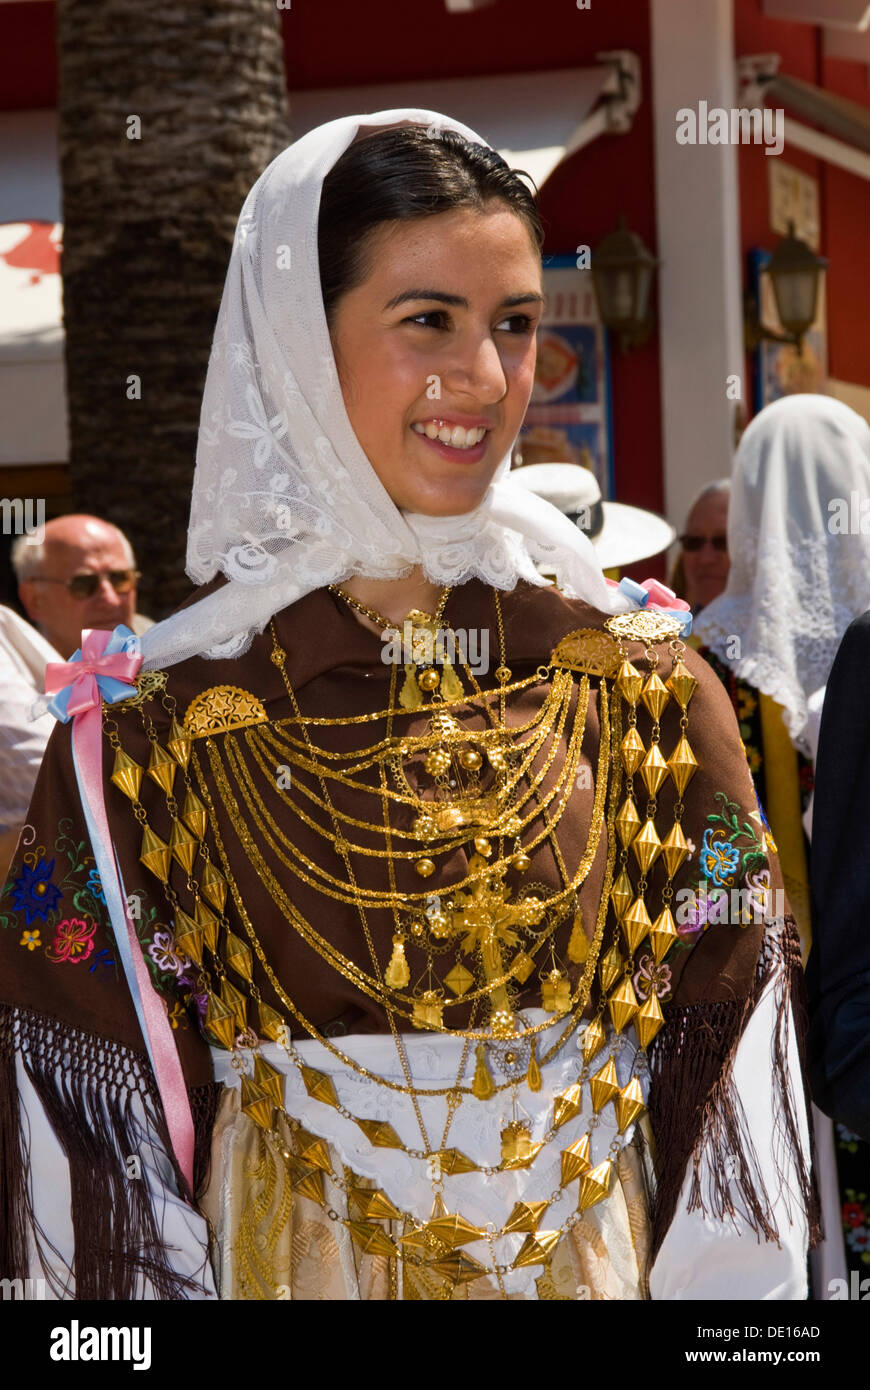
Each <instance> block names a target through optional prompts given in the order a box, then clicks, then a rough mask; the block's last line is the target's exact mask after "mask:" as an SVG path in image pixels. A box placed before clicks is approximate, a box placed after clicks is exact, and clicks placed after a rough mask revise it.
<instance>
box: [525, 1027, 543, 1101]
mask: <svg viewBox="0 0 870 1390" xmlns="http://www.w3.org/2000/svg"><path fill="white" fill-rule="evenodd" d="M526 1085H527V1086H528V1088H529V1090H530V1091H540V1089H541V1068H540V1067H539V1066H538V1058H537V1055H536V1053H535V1040H534V1038H532V1051H531V1054H530V1056H529V1069H528V1071H527V1072H526Z"/></svg>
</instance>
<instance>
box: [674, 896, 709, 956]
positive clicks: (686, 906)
mask: <svg viewBox="0 0 870 1390" xmlns="http://www.w3.org/2000/svg"><path fill="white" fill-rule="evenodd" d="M698 886H699V888H700V889H701V890H702V891H701V892H696V890H695V889H694V888H681V889H680V892H679V893H678V894H677V896H678V898H680V899H681V901H680V904H679V906H678V908H677V913H676V919H675V920H676V924H677V933H678V935H679V936H681V937H682V939H683V940H684V941H685V942H687V943H689V944H694V941H695V939H696V938H697V937H698V936H700V934H701V932H702V931H705V930H706V927H707V917H708V914H709V910H710V905H709V902H708V898H707V885H706V884H699V885H698ZM684 894H689V897H688V898H685V897H684Z"/></svg>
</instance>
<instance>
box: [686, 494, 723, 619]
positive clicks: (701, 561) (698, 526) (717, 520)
mask: <svg viewBox="0 0 870 1390" xmlns="http://www.w3.org/2000/svg"><path fill="white" fill-rule="evenodd" d="M728 503H729V494H728V493H727V492H712V493H708V495H707V496H706V497H702V498H701V500H700V501H699V502H696V504H695V506H694V507H693V508H692V511H691V513H690V515H689V517H688V519H687V521H686V532H685V534H686V536H687V537H694V544H695V545H696V546H697V547H698V548H697V549H696V550H687V549H686V546H685V543H684V544H683V573H684V574H685V576H686V599H687V601H688V602H689V604H690V605H691V606H692V608H703V607H705V605H706V604H708V603H712V602H713V600H714V598H718V596H719V595H720V594H721V592H722V590H723V589H724V588H725V585H726V584H727V583H728V571H729V569H730V568H731V561H730V559H729V556H728V552H727V550H726V549H725V548H724V545H725V541H726V539H727V535H728ZM714 542H716V544H714ZM717 545H718V546H719V547H721V548H718V549H717Z"/></svg>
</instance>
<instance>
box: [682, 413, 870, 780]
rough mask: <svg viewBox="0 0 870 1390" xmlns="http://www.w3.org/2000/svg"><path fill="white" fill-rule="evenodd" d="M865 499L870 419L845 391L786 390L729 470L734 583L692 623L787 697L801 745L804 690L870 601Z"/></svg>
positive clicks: (749, 677) (751, 676)
mask: <svg viewBox="0 0 870 1390" xmlns="http://www.w3.org/2000/svg"><path fill="white" fill-rule="evenodd" d="M868 498H870V427H868V425H867V423H866V421H865V420H863V419H862V417H861V416H860V415H858V414H856V412H855V411H854V410H851V409H850V408H849V406H847V405H844V404H843V403H842V401H836V400H834V399H833V398H832V397H830V396H818V395H798V396H786V397H784V398H783V399H782V400H779V401H775V402H774V403H773V404H772V405H769V406H767V407H766V408H765V409H764V410H762V411H761V412H760V413H759V414H758V415H757V416H756V418H755V419H754V420H753V421H752V422H751V424H750V425H749V426H748V428H747V429H746V431H745V433H744V435H743V437H742V439H741V441H740V447H739V448H738V450H737V457H736V459H735V461H734V470H733V474H732V488H731V504H730V509H729V514H728V550H729V552H730V555H731V569H730V572H729V575H728V583H727V585H726V587H725V589H724V591H723V593H721V594H720V595H719V597H718V598H716V599H714V600H713V602H712V603H710V604H708V605H707V607H706V608H705V609H704V610H703V612H702V613H701V614H700V615H699V616H698V618H697V619H696V621H695V631H696V632H697V633H698V635H699V637H701V639H702V640H703V641H704V642H705V644H706V645H707V646H709V647H711V648H712V650H713V651H714V652H715V653H716V654H717V655H718V656H720V657H721V658H722V659H723V661H725V662H726V663H727V664H728V665H729V666H730V667H731V669H732V670H733V671H734V672H735V673H736V675H738V676H739V677H740V678H741V679H742V680H745V681H747V682H749V684H751V685H754V686H756V687H757V688H758V689H759V690H761V691H762V692H763V693H764V694H765V695H769V696H771V698H772V699H774V700H777V701H778V702H779V703H780V704H781V705H783V706H784V707H785V716H784V718H785V724H786V727H787V728H788V731H789V734H790V735H791V739H792V742H793V743H794V744H795V746H796V747H797V748H799V749H800V750H801V752H805V753H809V752H810V741H809V738H808V735H807V730H806V725H807V700H808V698H809V696H810V695H812V694H813V692H814V691H816V690H818V689H819V688H820V687H821V686H823V685H825V684H826V682H827V679H828V674H829V672H830V669H831V666H832V664H833V661H834V657H835V655H836V652H837V647H838V646H839V644H840V640H841V638H842V636H843V633H844V632H845V631H846V628H847V627H848V626H849V623H850V622H852V620H853V618H857V617H858V616H859V614H861V613H863V612H864V611H865V610H866V609H867V608H868V607H870V501H868V500H867V499H868ZM862 504H864V508H863V510H864V511H866V513H867V515H865V516H863V517H862ZM862 521H863V527H862ZM856 522H857V525H855V523H856Z"/></svg>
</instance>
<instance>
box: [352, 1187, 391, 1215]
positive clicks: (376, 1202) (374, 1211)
mask: <svg viewBox="0 0 870 1390" xmlns="http://www.w3.org/2000/svg"><path fill="white" fill-rule="evenodd" d="M347 1197H348V1208H350V1207H351V1206H353V1207H354V1209H355V1210H356V1211H358V1212H359V1213H360V1215H361V1216H364V1217H367V1218H369V1219H371V1220H374V1221H401V1219H402V1213H401V1212H400V1211H399V1209H398V1207H396V1206H394V1205H393V1203H392V1202H391V1201H390V1198H389V1197H388V1196H387V1194H386V1192H381V1190H380V1188H379V1187H376V1188H374V1190H372V1188H370V1187H349V1188H348V1191H347Z"/></svg>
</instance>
